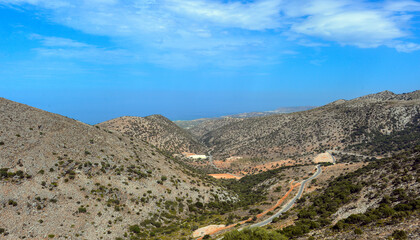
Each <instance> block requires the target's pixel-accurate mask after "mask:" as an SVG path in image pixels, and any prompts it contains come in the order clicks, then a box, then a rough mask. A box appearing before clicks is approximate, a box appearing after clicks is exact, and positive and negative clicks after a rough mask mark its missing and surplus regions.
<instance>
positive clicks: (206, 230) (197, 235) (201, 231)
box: [193, 225, 226, 238]
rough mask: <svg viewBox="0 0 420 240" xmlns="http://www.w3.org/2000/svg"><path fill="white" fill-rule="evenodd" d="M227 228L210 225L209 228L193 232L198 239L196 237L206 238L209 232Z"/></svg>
mask: <svg viewBox="0 0 420 240" xmlns="http://www.w3.org/2000/svg"><path fill="white" fill-rule="evenodd" d="M225 226H226V225H209V226H206V227H202V228H199V229H197V230H195V231H194V232H193V237H194V238H196V237H200V236H204V235H206V234H207V233H208V232H212V231H214V230H216V229H219V228H223V227H225Z"/></svg>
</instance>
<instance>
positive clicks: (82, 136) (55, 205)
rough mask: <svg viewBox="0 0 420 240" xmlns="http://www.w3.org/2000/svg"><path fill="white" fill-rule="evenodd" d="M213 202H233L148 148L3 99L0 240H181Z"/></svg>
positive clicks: (0, 114)
mask: <svg viewBox="0 0 420 240" xmlns="http://www.w3.org/2000/svg"><path fill="white" fill-rule="evenodd" d="M215 198H217V200H218V201H220V200H222V201H225V200H229V199H230V198H231V197H230V195H229V194H228V193H227V192H226V191H224V190H222V189H221V188H220V187H217V186H214V185H213V183H212V182H210V181H209V180H207V179H206V178H203V177H202V176H201V175H199V174H197V173H195V172H193V171H192V170H188V169H186V168H184V167H181V165H179V164H178V163H177V161H176V160H175V159H170V158H168V157H166V156H164V155H163V154H161V153H160V152H159V150H158V149H157V148H155V147H153V146H152V145H150V144H148V143H146V142H144V141H140V140H137V138H133V139H130V138H129V137H127V136H125V135H123V134H120V133H118V132H116V131H115V132H113V133H111V132H110V131H109V130H107V129H102V128H101V127H99V126H90V125H87V124H84V123H81V122H78V121H75V120H72V119H69V118H66V117H63V116H60V115H57V114H52V113H48V112H45V111H42V110H39V109H35V108H32V107H29V106H27V105H23V104H19V103H16V102H12V101H9V100H6V99H3V98H1V99H0V206H1V207H0V239H12V240H14V239H47V238H56V239H65V238H66V239H116V238H117V237H121V236H123V235H126V234H127V233H128V236H130V234H131V235H132V234H140V232H141V234H142V235H143V236H149V235H150V236H157V237H158V236H160V234H162V233H163V232H165V234H166V236H169V237H171V238H172V239H174V238H175V239H177V238H181V237H180V236H175V237H174V236H171V233H172V232H175V231H178V232H182V231H185V230H182V231H180V230H179V229H180V227H179V226H178V225H177V224H178V221H179V220H181V219H182V218H183V217H186V216H188V215H189V209H192V208H190V207H189V206H190V205H202V204H203V203H206V202H209V201H213V200H214V199H215ZM138 224H140V227H139V226H135V227H131V228H130V227H129V226H133V225H138ZM186 229H187V230H188V229H189V228H188V227H187V228H186ZM183 234H185V233H183ZM158 238H159V239H165V238H160V237H158Z"/></svg>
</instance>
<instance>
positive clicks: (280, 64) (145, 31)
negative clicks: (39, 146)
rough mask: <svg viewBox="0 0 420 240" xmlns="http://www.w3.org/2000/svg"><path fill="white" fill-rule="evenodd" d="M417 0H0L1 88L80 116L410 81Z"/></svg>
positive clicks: (371, 88)
mask: <svg viewBox="0 0 420 240" xmlns="http://www.w3.org/2000/svg"><path fill="white" fill-rule="evenodd" d="M419 38H420V1H414V0H398V1H397V0H387V1H378V0H376V1H373V0H372V1H362V0H293V1H292V0H288V1H286V0H254V1H251V0H0V97H4V98H7V99H10V100H13V101H17V102H21V103H25V104H28V105H31V106H34V107H37V108H41V109H43V110H47V111H51V112H54V113H58V114H62V115H65V116H68V117H71V118H74V119H77V120H80V121H83V122H86V123H89V124H95V123H98V122H102V121H105V120H109V119H112V118H116V117H119V116H147V115H151V114H162V115H164V116H166V117H168V118H170V119H172V120H188V119H195V118H202V117H215V116H222V115H228V114H234V113H241V112H250V111H267V110H273V109H276V108H278V107H285V106H320V105H324V104H327V103H329V102H332V101H335V100H337V99H351V98H355V97H358V96H362V95H365V94H370V93H376V92H380V91H384V90H390V91H393V92H395V93H404V92H411V91H414V90H418V89H420V39H419Z"/></svg>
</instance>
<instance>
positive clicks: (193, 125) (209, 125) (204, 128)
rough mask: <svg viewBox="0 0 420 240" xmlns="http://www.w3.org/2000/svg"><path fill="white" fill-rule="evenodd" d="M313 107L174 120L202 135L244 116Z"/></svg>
mask: <svg viewBox="0 0 420 240" xmlns="http://www.w3.org/2000/svg"><path fill="white" fill-rule="evenodd" d="M313 108H315V107H310V106H303V107H281V108H277V109H276V110H273V111H266V112H249V113H239V114H234V115H228V116H222V117H217V118H200V119H195V120H190V121H175V123H176V124H177V125H178V126H180V127H182V128H184V129H187V130H188V131H189V132H191V133H192V134H193V135H194V136H197V137H202V136H203V135H204V134H205V133H207V132H210V131H213V130H216V129H217V128H220V127H223V126H225V125H228V124H230V123H234V122H240V121H242V120H243V119H244V118H250V117H262V116H268V115H273V114H280V113H292V112H299V111H306V110H310V109H313Z"/></svg>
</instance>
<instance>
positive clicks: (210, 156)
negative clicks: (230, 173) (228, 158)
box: [208, 151, 221, 170]
mask: <svg viewBox="0 0 420 240" xmlns="http://www.w3.org/2000/svg"><path fill="white" fill-rule="evenodd" d="M211 152H212V151H210V152H208V154H209V162H210V165H211V166H212V167H214V168H215V169H217V170H221V169H220V168H218V167H216V165H214V162H213V156H212V155H211Z"/></svg>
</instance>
